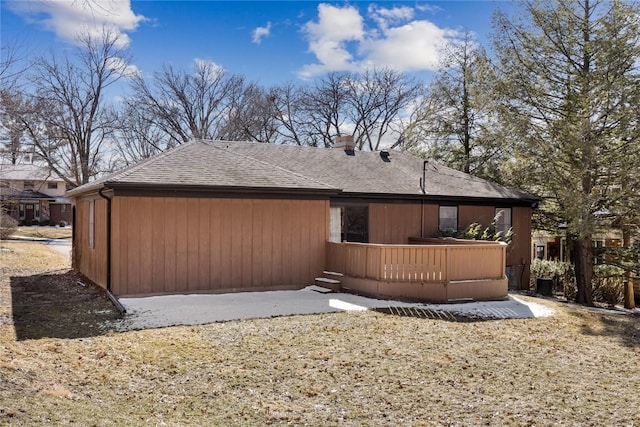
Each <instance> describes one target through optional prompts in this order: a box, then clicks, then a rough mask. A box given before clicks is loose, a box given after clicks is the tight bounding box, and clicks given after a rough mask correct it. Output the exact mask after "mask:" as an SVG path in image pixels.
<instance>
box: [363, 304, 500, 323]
mask: <svg viewBox="0 0 640 427" xmlns="http://www.w3.org/2000/svg"><path fill="white" fill-rule="evenodd" d="M370 310H371V311H376V312H378V313H383V314H390V315H394V316H401V317H417V318H420V319H433V320H445V321H447V322H484V321H488V320H496V319H497V318H491V317H483V316H477V315H473V314H462V313H453V312H449V311H444V310H432V309H428V308H417V307H401V306H399V307H381V308H372V309H370Z"/></svg>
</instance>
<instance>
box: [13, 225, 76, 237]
mask: <svg viewBox="0 0 640 427" xmlns="http://www.w3.org/2000/svg"><path fill="white" fill-rule="evenodd" d="M71 233H72V230H71V227H57V226H31V227H18V229H17V230H16V232H15V233H14V235H16V236H23V237H43V238H46V239H71Z"/></svg>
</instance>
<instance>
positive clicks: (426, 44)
mask: <svg viewBox="0 0 640 427" xmlns="http://www.w3.org/2000/svg"><path fill="white" fill-rule="evenodd" d="M422 9H423V8H422V7H415V8H412V7H408V6H402V7H394V8H384V7H380V6H378V5H376V4H372V5H370V6H369V7H368V8H367V16H366V19H365V17H363V16H362V15H361V13H360V11H359V10H358V9H356V8H355V7H354V6H344V7H337V6H331V5H327V4H320V5H319V6H318V18H317V21H309V22H307V23H306V24H305V25H304V27H303V31H304V34H305V37H306V39H307V42H308V44H309V51H310V52H311V53H313V54H314V55H315V57H316V59H317V62H316V63H314V64H307V65H305V66H304V67H303V68H302V69H301V70H300V71H299V73H298V74H299V76H300V77H301V78H311V77H313V76H316V75H319V74H323V73H326V72H329V71H357V70H362V69H364V68H367V67H372V66H376V67H389V68H394V69H396V70H398V71H420V70H435V69H437V67H438V63H439V56H440V51H441V48H442V47H443V46H444V45H446V44H447V43H451V42H455V39H456V38H457V37H459V33H458V32H457V31H454V30H449V29H446V28H440V27H438V26H437V25H436V24H434V23H433V22H431V21H429V20H426V19H417V18H416V14H417V13H420V12H424V10H422ZM431 11H432V10H431V9H429V11H428V12H431ZM367 23H368V24H369V26H367V25H366V24H367Z"/></svg>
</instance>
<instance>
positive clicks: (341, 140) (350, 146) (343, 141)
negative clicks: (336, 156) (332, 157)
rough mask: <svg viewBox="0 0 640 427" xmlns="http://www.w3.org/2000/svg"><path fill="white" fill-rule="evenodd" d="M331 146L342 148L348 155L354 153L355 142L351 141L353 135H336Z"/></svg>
mask: <svg viewBox="0 0 640 427" xmlns="http://www.w3.org/2000/svg"><path fill="white" fill-rule="evenodd" d="M333 148H342V149H343V150H344V151H345V153H347V154H348V155H349V156H353V155H355V149H356V143H355V142H354V141H353V135H347V136H336V139H335V140H334V141H333Z"/></svg>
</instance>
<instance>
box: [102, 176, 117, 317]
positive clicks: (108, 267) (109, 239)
mask: <svg viewBox="0 0 640 427" xmlns="http://www.w3.org/2000/svg"><path fill="white" fill-rule="evenodd" d="M105 189H106V188H105V187H103V188H101V189H100V190H99V191H98V194H99V195H100V197H102V198H103V199H105V200H106V201H107V293H108V294H109V298H111V198H110V197H107V196H105V195H104V194H102V192H103V191H104V190H105ZM114 298H115V297H114ZM111 299H112V301H113V298H111ZM116 306H117V305H116Z"/></svg>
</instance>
